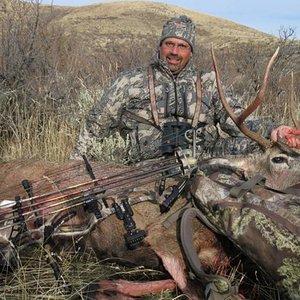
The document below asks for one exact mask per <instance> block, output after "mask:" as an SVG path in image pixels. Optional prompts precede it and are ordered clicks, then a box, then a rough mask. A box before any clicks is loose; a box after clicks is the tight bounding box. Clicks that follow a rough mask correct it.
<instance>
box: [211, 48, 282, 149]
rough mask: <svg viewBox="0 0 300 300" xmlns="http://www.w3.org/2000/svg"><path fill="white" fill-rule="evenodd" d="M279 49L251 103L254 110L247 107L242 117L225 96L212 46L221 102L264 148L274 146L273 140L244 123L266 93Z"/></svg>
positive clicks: (239, 125)
mask: <svg viewBox="0 0 300 300" xmlns="http://www.w3.org/2000/svg"><path fill="white" fill-rule="evenodd" d="M278 51H279V48H277V50H276V52H275V53H274V55H273V56H272V58H271V60H270V62H269V64H268V66H267V69H266V73H265V76H264V81H263V84H262V87H261V89H260V91H259V93H258V95H257V97H256V99H255V100H254V101H253V102H252V103H251V105H250V106H252V107H253V108H252V110H251V108H249V107H248V108H247V109H246V111H245V112H247V115H246V114H245V112H244V115H246V116H245V117H243V118H241V117H238V116H236V114H235V113H234V112H233V110H232V108H231V107H230V105H229V104H228V102H227V100H226V97H225V94H224V91H223V88H222V83H221V79H220V73H219V69H218V66H217V62H216V58H215V53H214V49H213V46H211V56H212V60H213V66H214V70H215V73H216V81H217V88H218V92H219V95H220V99H221V102H222V104H223V106H224V109H225V110H226V111H227V113H228V115H229V117H230V118H231V119H232V121H233V122H234V123H235V124H236V126H237V127H238V128H239V129H240V131H241V132H242V133H243V134H245V135H246V136H247V137H249V138H250V139H251V140H253V141H256V142H257V143H258V144H260V145H261V146H262V147H264V148H270V147H272V146H273V142H272V141H271V140H268V139H266V138H264V137H263V136H262V135H260V134H258V133H256V132H254V131H251V130H250V129H248V128H247V127H246V126H245V125H244V123H243V121H244V120H245V118H246V117H247V116H248V115H250V114H251V113H252V112H253V111H254V109H255V108H256V107H257V105H258V104H257V103H260V102H261V101H262V100H261V99H262V97H261V96H262V95H264V93H265V89H266V84H267V80H268V76H269V72H270V69H271V66H272V64H273V62H274V60H275V58H276V56H277V54H278ZM254 103H255V104H254ZM242 115H243V114H242ZM242 115H241V116H242Z"/></svg>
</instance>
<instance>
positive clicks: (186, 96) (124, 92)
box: [72, 59, 273, 162]
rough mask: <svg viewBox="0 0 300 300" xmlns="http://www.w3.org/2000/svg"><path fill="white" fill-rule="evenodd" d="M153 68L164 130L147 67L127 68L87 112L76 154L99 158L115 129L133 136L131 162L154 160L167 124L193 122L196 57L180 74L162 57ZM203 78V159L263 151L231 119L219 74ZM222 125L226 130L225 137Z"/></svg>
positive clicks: (266, 127)
mask: <svg viewBox="0 0 300 300" xmlns="http://www.w3.org/2000/svg"><path fill="white" fill-rule="evenodd" d="M152 67H153V72H154V85H155V95H156V102H157V103H156V104H157V112H158V116H159V121H160V128H157V127H156V126H154V122H153V117H152V111H151V105H150V95H149V88H148V74H147V66H144V67H140V68H137V69H134V70H130V71H126V72H123V73H122V74H120V75H119V76H118V77H117V79H116V80H115V81H114V82H113V84H112V85H111V87H110V88H109V89H108V90H107V91H106V92H105V94H104V95H103V97H102V98H101V100H100V101H98V102H97V103H96V105H95V107H94V108H93V109H92V111H91V112H90V114H89V115H88V116H87V119H86V123H85V125H84V127H83V129H82V131H81V133H80V135H79V138H78V141H77V144H76V145H75V148H74V150H73V154H72V158H79V157H80V156H81V155H82V154H85V155H87V156H88V157H89V158H92V159H97V155H95V148H96V147H97V144H99V143H101V142H102V141H103V139H104V138H105V137H108V136H112V135H113V134H114V133H116V132H118V133H120V134H121V136H122V138H123V139H126V138H129V144H128V145H127V149H126V152H127V154H126V155H127V156H128V158H129V161H134V162H136V161H141V160H146V159H151V158H155V157H158V156H161V147H160V146H161V139H162V130H161V128H162V127H163V124H165V123H166V122H174V121H179V122H187V123H189V124H191V122H192V119H193V116H194V111H195V105H196V100H195V98H196V88H195V83H196V79H197V70H196V69H195V68H194V66H193V64H192V61H190V62H189V63H188V65H187V66H186V67H185V68H184V70H182V71H181V73H180V74H179V75H178V76H177V77H176V78H174V77H173V75H172V73H171V72H170V70H169V69H168V67H167V64H166V63H165V62H163V61H161V60H159V59H157V60H155V61H154V62H152ZM201 81H202V107H201V114H200V117H199V120H198V125H197V128H198V130H197V135H198V136H200V137H201V141H199V142H198V143H197V155H198V157H199V158H204V157H206V158H207V157H211V156H221V155H222V156H223V155H226V154H233V155H235V154H247V153H251V152H253V151H257V150H259V149H260V147H259V146H258V145H257V144H256V143H255V142H253V141H250V140H248V139H247V138H245V137H244V136H243V135H242V134H241V133H240V131H239V130H238V129H237V127H236V126H235V125H234V124H233V122H232V121H231V120H230V119H229V118H228V115H227V113H226V112H225V111H224V109H223V107H222V104H221V101H220V100H219V97H218V93H217V91H216V83H215V76H214V72H211V73H207V74H204V75H202V76H201ZM227 97H228V101H229V102H230V104H231V106H232V107H233V109H234V111H235V112H237V113H238V114H239V113H240V111H241V109H242V107H241V106H240V105H239V103H238V101H237V100H236V99H234V98H233V97H230V96H228V95H227ZM249 119H250V118H249ZM246 123H248V124H247V126H248V127H249V128H250V129H252V130H254V131H257V130H260V131H261V132H262V133H263V134H264V135H269V134H270V129H271V128H272V127H273V124H271V123H270V122H266V121H262V120H253V119H250V120H249V121H247V122H246ZM217 124H219V126H218V127H217V126H216V125H217ZM219 129H221V131H222V132H223V133H225V138H224V135H223V136H222V135H221V134H220V130H219ZM116 153H118V151H117V149H116Z"/></svg>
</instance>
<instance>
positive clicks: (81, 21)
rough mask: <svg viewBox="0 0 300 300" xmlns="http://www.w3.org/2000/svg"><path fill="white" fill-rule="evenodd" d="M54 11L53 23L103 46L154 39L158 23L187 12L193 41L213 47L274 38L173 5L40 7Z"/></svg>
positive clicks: (133, 4)
mask: <svg viewBox="0 0 300 300" xmlns="http://www.w3.org/2000/svg"><path fill="white" fill-rule="evenodd" d="M43 8H44V9H45V10H49V9H52V10H53V11H54V12H56V14H57V17H56V18H55V22H58V23H60V24H61V25H63V26H64V27H65V28H66V29H67V30H68V31H69V32H73V33H74V32H76V33H77V34H78V35H79V37H80V39H81V40H82V41H83V42H86V43H87V45H89V46H90V47H97V48H98V47H101V48H102V47H105V46H107V45H109V44H110V43H111V42H116V43H117V44H123V43H132V42H133V41H135V40H139V41H140V42H141V43H142V42H143V41H145V42H147V41H149V39H150V40H153V39H157V38H158V37H159V35H160V32H161V28H162V24H163V23H164V22H165V21H166V20H167V19H168V18H170V17H173V16H178V15H183V14H185V15H188V16H189V17H191V18H192V19H193V21H194V22H195V24H196V28H197V29H196V34H197V43H198V44H201V45H202V46H204V45H208V46H209V45H210V43H211V42H213V43H214V44H215V45H216V47H224V46H232V45H234V44H236V43H238V44H240V43H248V42H253V43H260V42H262V43H266V44H268V43H270V42H272V41H275V40H276V37H274V36H272V35H268V34H265V33H262V32H259V31H257V30H254V29H251V28H249V27H246V26H242V25H239V24H237V23H234V22H231V21H228V20H225V19H222V18H217V17H214V16H210V15H207V14H203V13H199V12H195V11H190V10H186V9H183V8H180V7H177V6H173V5H168V4H162V3H156V2H144V1H125V2H124V1H123V2H110V3H100V4H95V5H88V6H82V7H62V6H59V7H58V6H55V7H52V8H50V7H43Z"/></svg>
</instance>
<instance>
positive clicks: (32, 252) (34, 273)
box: [0, 247, 176, 300]
mask: <svg viewBox="0 0 300 300" xmlns="http://www.w3.org/2000/svg"><path fill="white" fill-rule="evenodd" d="M60 258H61V263H60V269H61V272H62V275H63V277H64V279H65V282H66V284H67V285H69V287H71V289H70V290H69V292H67V291H66V289H64V288H59V286H58V284H57V281H56V280H55V277H54V273H53V270H52V268H51V267H50V266H49V264H48V263H47V262H46V257H45V252H43V251H42V247H34V248H29V249H27V253H26V254H25V253H24V254H23V255H21V261H20V266H19V268H18V270H16V271H15V272H14V273H13V274H8V275H7V276H4V277H3V275H1V277H0V283H1V286H0V299H5V300H8V299H14V300H15V299H18V300H20V299H24V300H25V299H28V300H29V299H30V300H32V299H36V300H42V299H47V300H49V299H55V300H62V299H65V300H66V299H69V300H75V299H77V300H79V299H83V298H82V297H83V291H84V289H85V288H86V287H87V286H88V285H89V284H91V283H93V282H97V280H100V279H115V278H123V279H125V278H126V279H128V280H151V279H152V280H153V278H156V279H159V278H164V277H165V274H163V273H162V272H160V271H156V270H152V269H146V268H143V267H136V268H129V267H122V266H120V265H118V264H116V263H112V262H108V261H99V260H98V259H97V258H96V257H95V255H94V253H93V252H92V251H86V252H85V253H80V254H79V253H77V254H76V253H73V252H66V251H65V252H63V253H62V255H61V256H60ZM174 297H176V295H175V294H174V293H173V294H171V293H169V292H165V293H163V294H156V295H152V296H151V295H150V296H147V297H144V298H143V299H149V300H150V299H164V300H168V299H174Z"/></svg>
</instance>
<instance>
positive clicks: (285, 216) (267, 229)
mask: <svg viewBox="0 0 300 300" xmlns="http://www.w3.org/2000/svg"><path fill="white" fill-rule="evenodd" d="M205 173H207V172H205ZM226 173H227V174H225V172H220V171H218V172H212V173H211V174H206V175H204V173H199V174H198V175H197V176H196V177H195V179H194V182H193V185H192V194H193V195H194V197H195V205H196V206H197V207H198V208H200V209H201V210H202V211H203V213H204V214H205V216H206V218H207V219H208V220H209V221H210V222H211V224H212V225H213V226H214V227H215V228H217V229H218V230H219V232H218V233H221V234H223V235H225V236H226V237H228V238H229V240H231V241H232V242H233V244H235V245H236V246H237V247H238V248H239V249H240V250H241V251H242V252H244V254H246V255H247V256H248V257H249V258H250V259H252V260H253V261H254V262H256V263H257V265H258V266H259V267H260V268H261V269H263V270H264V271H265V272H266V273H267V274H268V275H269V276H271V278H272V279H273V281H274V282H275V283H276V285H277V287H278V288H279V290H280V291H282V294H283V299H300V285H299V278H300V207H299V196H296V195H288V194H283V193H280V192H276V191H274V190H269V189H266V188H264V187H263V186H259V185H256V186H255V185H254V186H253V185H252V188H251V190H250V191H249V192H247V189H245V190H243V189H240V188H239V186H241V185H242V184H244V186H243V187H245V184H246V185H249V184H248V183H249V182H245V181H243V180H242V179H241V177H240V175H237V174H238V173H237V174H235V173H234V172H232V173H230V172H228V170H227V172H226ZM230 186H232V187H234V188H231V189H230Z"/></svg>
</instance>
